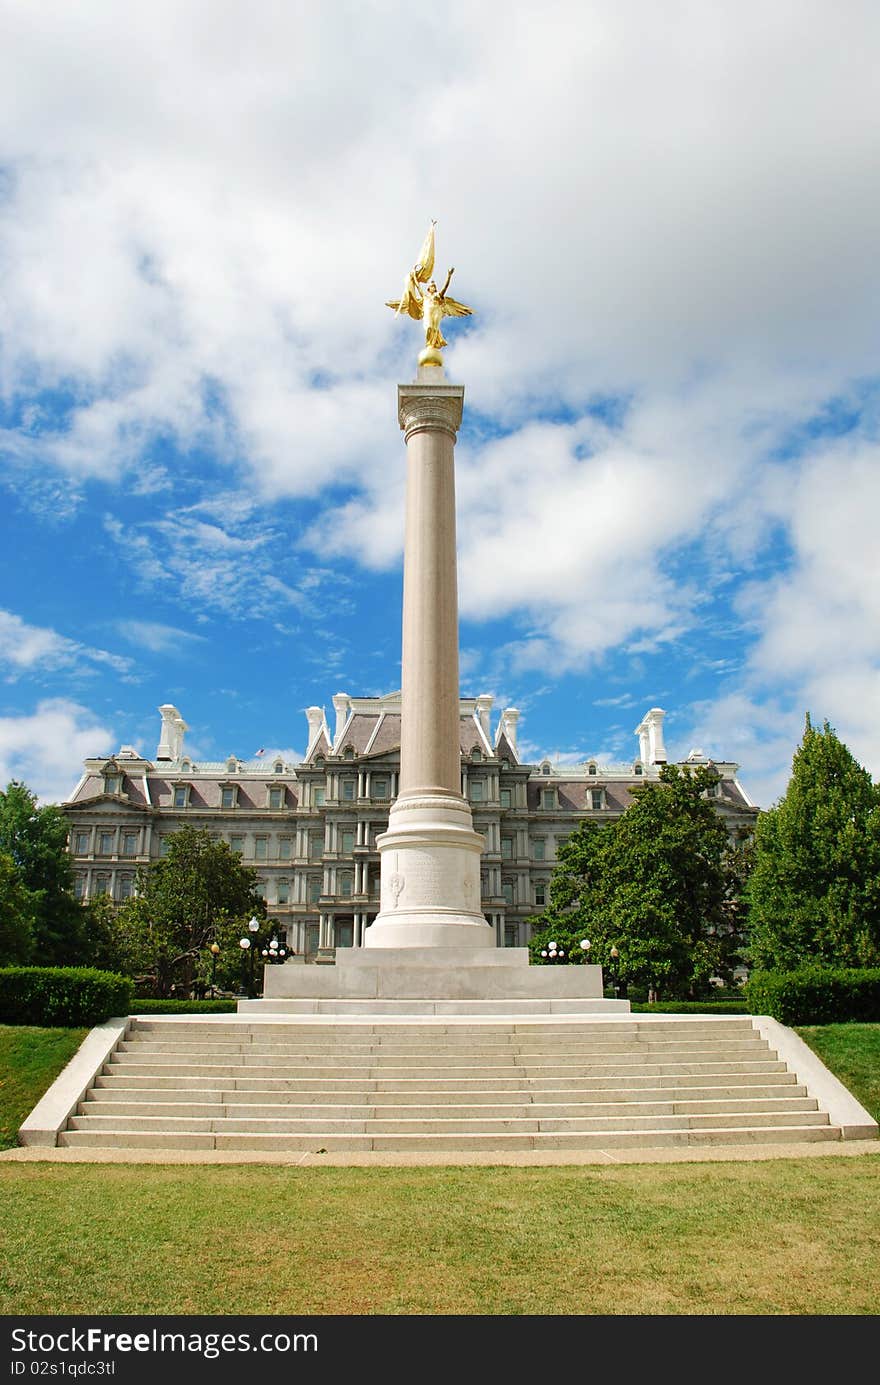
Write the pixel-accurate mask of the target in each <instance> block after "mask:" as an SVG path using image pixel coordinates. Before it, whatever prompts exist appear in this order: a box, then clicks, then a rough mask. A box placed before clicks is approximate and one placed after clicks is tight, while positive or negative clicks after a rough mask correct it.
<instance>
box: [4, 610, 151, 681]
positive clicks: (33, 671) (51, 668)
mask: <svg viewBox="0 0 880 1385" xmlns="http://www.w3.org/2000/svg"><path fill="white" fill-rule="evenodd" d="M94 665H97V666H103V667H105V668H110V669H112V670H113V671H114V673H117V674H120V675H122V676H126V675H127V674H128V673H129V671H130V670H131V668H132V661H131V659H126V658H124V657H123V656H122V655H121V654H110V653H108V652H107V650H105V649H95V648H89V647H88V646H87V645H84V644H80V643H79V641H77V640H71V639H68V637H67V636H66V635H59V634H58V632H57V631H56V630H50V629H49V628H47V627H45V626H39V625H28V624H27V622H26V621H24V620H22V619H21V617H20V616H17V615H15V614H13V612H11V611H0V667H3V666H5V669H4V673H3V676H4V678H5V680H6V681H7V682H14V681H15V680H16V679H18V678H20V677H21V676H22V675H24V674H28V675H39V674H41V673H48V672H57V671H58V670H62V669H63V670H74V671H76V672H77V673H79V674H85V673H91V674H94V673H95V672H96V668H95V667H90V666H94Z"/></svg>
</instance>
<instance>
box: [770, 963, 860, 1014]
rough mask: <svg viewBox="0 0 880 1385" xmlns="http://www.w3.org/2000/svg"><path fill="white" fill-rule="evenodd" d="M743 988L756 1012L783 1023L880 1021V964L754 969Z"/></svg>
mask: <svg viewBox="0 0 880 1385" xmlns="http://www.w3.org/2000/svg"><path fill="white" fill-rule="evenodd" d="M744 990H745V996H746V1000H747V1001H748V1004H749V1010H750V1011H751V1013H752V1014H753V1015H770V1016H772V1018H773V1019H775V1020H779V1022H780V1024H837V1023H842V1022H843V1023H845V1022H846V1021H849V1020H859V1021H863V1022H864V1021H867V1022H875V1021H878V1020H880V967H871V968H868V967H803V968H801V969H800V970H799V971H789V972H779V971H755V972H752V975H751V977H750V978H749V980H748V981H747V982H746V985H745V987H744Z"/></svg>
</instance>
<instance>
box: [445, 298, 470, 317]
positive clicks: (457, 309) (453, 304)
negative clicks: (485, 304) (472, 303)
mask: <svg viewBox="0 0 880 1385" xmlns="http://www.w3.org/2000/svg"><path fill="white" fill-rule="evenodd" d="M440 302H441V303H442V304H443V316H444V317H472V316H473V312H474V310H473V308H466V307H465V305H464V304H463V303H459V302H457V301H456V299H454V298H441V299H440Z"/></svg>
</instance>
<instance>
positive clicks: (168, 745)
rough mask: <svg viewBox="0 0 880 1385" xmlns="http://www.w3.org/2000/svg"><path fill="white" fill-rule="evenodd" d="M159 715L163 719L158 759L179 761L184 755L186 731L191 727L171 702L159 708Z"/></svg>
mask: <svg viewBox="0 0 880 1385" xmlns="http://www.w3.org/2000/svg"><path fill="white" fill-rule="evenodd" d="M159 715H160V716H161V718H162V733H161V736H160V738H159V748H158V750H157V751H156V759H157V760H179V759H180V757H181V755H182V754H183V735H184V732H185V731H188V730H189V727H188V726H187V724H186V722H185V721H184V719H183V717H182V716H181V715H180V713H179V712H178V710H177V708H176V707H172V705H171V703H170V702H166V703H164V704H163V705H162V706H161V707H160V708H159Z"/></svg>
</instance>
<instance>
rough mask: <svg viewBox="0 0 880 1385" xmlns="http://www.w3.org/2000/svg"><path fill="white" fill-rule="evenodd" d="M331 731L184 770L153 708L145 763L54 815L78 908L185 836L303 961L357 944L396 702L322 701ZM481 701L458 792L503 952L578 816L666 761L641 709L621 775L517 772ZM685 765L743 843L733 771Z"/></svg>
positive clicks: (90, 770) (129, 752)
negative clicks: (244, 882) (706, 782)
mask: <svg viewBox="0 0 880 1385" xmlns="http://www.w3.org/2000/svg"><path fill="white" fill-rule="evenodd" d="M333 707H334V711H335V726H334V728H333V730H332V731H331V729H330V727H329V726H328V724H327V721H326V718H325V715H324V712H323V710H322V709H321V708H320V707H310V708H309V709H308V711H307V713H306V716H307V719H308V735H309V740H308V749H307V750H306V754H305V758H304V760H303V761H302V763H300V764H289V763H287V762H285V761H284V760H281V759H271V758H270V759H269V760H264V759H259V758H258V759H255V760H249V761H243V760H239V759H236V758H235V757H231V758H230V759H228V760H226V761H224V762H222V763H206V762H204V761H200V762H198V763H195V762H194V761H193V760H192V759H191V758H190V757H189V756H188V755H187V754H186V752H185V749H184V734H185V732H186V730H187V726H186V723H185V722H184V720H183V718H182V717H181V715H180V713H179V712H178V710H177V708H176V707H172V706H170V705H166V706H164V707H161V708H160V709H159V710H160V712H161V716H162V732H161V738H160V741H159V746H158V749H157V752H156V756H155V759H154V760H146V759H144V758H143V756H141V755H139V754H138V753H137V752H136V751H135V750H134V749H132V747H130V746H123V747H122V749H121V750H119V751H118V753H117V754H115V755H111V756H105V757H100V758H96V759H89V760H86V762H85V772H84V774H83V776H82V778H81V780H80V782H79V784H77V786H76V789H75V790H74V792H73V794H72V796H71V798H70V800H69V801H68V802H67V803H66V804H65V805H64V811H65V813H66V814H67V817H68V818H69V820H70V851H71V855H72V856H73V863H74V871H75V888H76V893H77V895H78V897H79V898H80V899H89V898H93V897H94V896H95V895H98V894H109V895H110V896H111V898H113V899H115V900H117V901H122V900H124V899H127V898H128V897H129V896H130V895H131V894H132V893H133V891H134V890H135V887H136V879H137V870H138V867H139V866H144V865H147V864H148V863H149V862H150V861H154V860H156V859H157V858H159V857H160V856H161V855H162V854H163V852H164V850H165V849H166V843H167V840H168V838H169V836H170V835H171V834H172V833H174V832H176V831H178V830H179V829H180V828H181V827H183V826H184V825H186V824H189V825H191V826H193V827H199V828H207V829H208V830H209V831H210V832H211V833H212V835H213V836H215V837H216V838H218V839H220V840H224V841H227V842H228V843H229V845H230V846H231V847H232V849H233V850H234V851H237V852H240V853H241V857H242V860H243V862H244V863H245V864H246V865H249V866H253V867H254V869H255V870H256V872H257V874H258V877H259V881H260V887H261V890H262V893H263V895H264V897H265V899H266V903H267V906H268V911H269V915H270V917H272V918H275V919H277V920H278V922H279V924H280V926H281V929H282V931H283V932H284V933H285V934H286V937H287V941H288V942H289V944H290V945H291V946H292V947H293V949H294V950H295V951H296V952H297V953H300V954H304V955H305V956H306V958H308V959H311V958H314V957H316V956H317V955H318V952H319V949H320V951H321V952H322V954H324V955H329V950H330V949H333V948H336V947H360V946H361V945H362V944H363V939H364V931H365V929H366V928H368V927H369V925H370V923H371V922H372V921H373V919H374V918H375V916H376V914H377V913H378V911H379V853H378V850H377V848H376V838H377V836H378V835H379V834H380V833H382V832H384V831H385V828H386V826H387V823H388V811H389V808H390V806H391V803H392V802H393V800H394V797H395V794H396V792H397V775H398V767H399V760H400V695H399V693H394V694H391V695H389V696H387V697H380V698H357V697H349V696H348V695H347V694H345V693H338V694H337V695H336V696H335V697H334V698H333ZM492 707H493V699H492V698H491V697H477V698H465V699H462V701H461V712H460V721H459V726H460V747H461V776H462V792H463V793H464V795H465V797H466V798H467V799H468V801H469V802H470V805H471V808H472V810H473V817H474V826H475V828H476V830H477V831H478V832H480V833H482V834H483V836H484V837H485V840H486V846H485V851H484V853H483V856H482V860H481V870H480V875H481V892H482V906H483V911H484V913H485V915H486V918H487V919H488V920H489V922H490V923H491V924H492V926H493V928H494V929H495V937H496V941H497V943H498V945H499V946H500V947H519V946H523V945H525V944H526V943H527V942H528V940H529V931H530V930H529V924H528V922H527V920H528V918H529V916H530V915H532V914H534V913H535V912H536V911H537V910H540V909H541V908H542V907H543V905H544V903H545V900H546V899H547V890H548V886H549V882H550V875H551V873H552V870H553V864H554V861H555V859H556V851H557V848H558V846H559V844H560V843H561V842H562V841H564V840H565V838H566V837H567V836H568V835H569V833H570V832H571V831H572V830H573V829H574V828H575V827H576V826H577V825H578V824H579V823H580V822H581V821H583V819H584V818H590V819H591V820H594V821H597V822H602V821H607V820H608V819H611V818H615V817H618V816H619V815H620V814H621V813H622V812H623V811H624V810H625V809H626V807H627V806H628V805H629V803H630V802H631V797H630V791H631V789H632V788H633V787H634V786H635V785H637V784H639V783H644V782H645V781H646V780H648V781H650V780H651V779H656V778H657V776H658V774H659V771H660V767H661V766H662V765H663V764H665V763H666V751H665V748H664V743H663V717H664V713H663V712H662V711H661V710H660V709H659V708H656V707H655V708H652V709H651V711H649V712H648V713H647V714H646V715H645V717H644V719H643V720H642V722H641V723H640V725H639V726H638V727H637V728H636V732H635V734H636V736H637V737H638V753H637V756H636V758H635V759H634V760H633V761H632V762H630V763H629V764H623V765H601V764H597V763H596V762H594V761H588V762H587V763H585V764H580V765H574V766H571V765H566V766H556V765H554V764H552V763H551V762H550V761H549V760H543V761H542V762H541V763H540V764H536V765H535V764H523V763H521V761H520V758H519V755H518V753H517V720H518V716H519V714H518V712H517V711H516V710H515V709H513V708H506V709H505V710H503V711H502V712H501V714H500V717H499V718H498V720H497V723H496V725H495V727H494V732H493V728H492V725H491V722H492ZM686 763H689V764H707V763H714V767H715V770H716V772H717V775H718V779H717V784H716V788H715V795H714V796H715V806H716V808H717V811H718V812H719V813H720V814H721V815H722V817H723V818H724V820H725V822H726V823H727V825H728V829H729V831H730V833H731V836H732V837H733V836H735V835H736V834H737V833H738V832H739V831H740V830H741V829H746V830H751V828H752V826H753V823H754V819H755V817H756V815H757V809H756V808H755V807H754V805H753V804H752V803H751V802H750V801H749V799H748V797H747V795H746V794H745V792H744V791H743V789H742V787H741V785H740V784H739V782H738V780H737V777H736V772H737V769H738V766H737V765H735V764H732V763H728V762H721V761H714V762H709V761H707V760H706V758H705V757H704V756H703V754H702V752H701V751H697V750H695V751H692V752H691V754H690V755H689V756H688V759H687V762H686Z"/></svg>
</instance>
